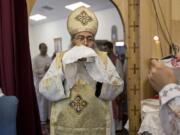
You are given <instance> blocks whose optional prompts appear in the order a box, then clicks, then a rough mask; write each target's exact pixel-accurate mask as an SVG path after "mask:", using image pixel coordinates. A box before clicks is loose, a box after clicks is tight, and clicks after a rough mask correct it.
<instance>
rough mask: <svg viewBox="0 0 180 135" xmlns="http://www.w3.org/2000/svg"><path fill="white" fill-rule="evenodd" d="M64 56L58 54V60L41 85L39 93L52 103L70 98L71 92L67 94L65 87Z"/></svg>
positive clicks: (54, 62)
mask: <svg viewBox="0 0 180 135" xmlns="http://www.w3.org/2000/svg"><path fill="white" fill-rule="evenodd" d="M62 55H63V54H61V53H58V54H56V58H55V59H54V61H53V62H52V64H51V66H50V68H49V70H48V71H47V73H46V74H45V76H44V77H43V79H42V80H41V82H40V84H39V92H40V93H41V94H42V95H43V96H44V97H46V98H47V99H48V100H50V101H58V100H62V99H64V98H67V97H69V92H66V91H65V89H64V86H63V81H64V74H63V70H62V69H63V67H62V62H61V59H62Z"/></svg>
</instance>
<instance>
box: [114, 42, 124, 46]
mask: <svg viewBox="0 0 180 135" xmlns="http://www.w3.org/2000/svg"><path fill="white" fill-rule="evenodd" d="M115 46H124V41H117V42H115Z"/></svg>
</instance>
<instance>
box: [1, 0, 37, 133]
mask: <svg viewBox="0 0 180 135" xmlns="http://www.w3.org/2000/svg"><path fill="white" fill-rule="evenodd" d="M0 82H1V85H2V89H3V92H4V93H5V94H6V95H15V96H17V98H18V99H19V107H18V114H17V115H18V116H17V132H18V135H41V126H40V120H39V113H38V107H37V101H36V96H35V89H34V85H33V76H32V68H31V58H30V49H29V39H28V16H27V5H26V0H0Z"/></svg>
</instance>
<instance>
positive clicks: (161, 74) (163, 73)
mask: <svg viewBox="0 0 180 135" xmlns="http://www.w3.org/2000/svg"><path fill="white" fill-rule="evenodd" d="M148 79H149V82H150V84H151V85H152V87H153V88H154V89H155V90H156V91H157V92H159V91H161V89H162V88H163V87H164V86H165V85H167V84H170V83H177V79H176V77H175V75H174V73H173V71H172V70H171V69H170V68H168V67H166V66H165V65H164V64H163V63H161V62H160V61H158V60H155V59H153V60H151V63H150V72H149V74H148Z"/></svg>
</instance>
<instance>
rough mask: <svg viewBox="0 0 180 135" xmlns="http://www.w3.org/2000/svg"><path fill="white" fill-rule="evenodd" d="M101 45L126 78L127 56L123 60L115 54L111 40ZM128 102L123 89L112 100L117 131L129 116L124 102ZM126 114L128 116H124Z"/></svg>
mask: <svg viewBox="0 0 180 135" xmlns="http://www.w3.org/2000/svg"><path fill="white" fill-rule="evenodd" d="M100 46H101V47H100V49H101V50H102V51H105V52H107V55H108V56H109V58H110V59H111V61H112V63H113V64H114V66H115V67H116V70H117V72H118V73H119V75H120V77H121V78H123V79H125V72H124V71H125V70H126V69H124V67H123V64H124V61H125V60H124V59H125V58H123V57H122V59H121V60H122V61H120V60H119V58H118V57H117V56H116V55H115V54H114V51H113V44H112V43H111V42H110V41H106V42H104V43H103V44H102V45H100ZM126 103H127V100H126V94H125V91H123V93H121V95H119V96H117V97H116V99H115V100H113V102H112V104H113V116H114V122H115V129H116V130H117V131H118V130H121V129H122V128H123V124H124V123H125V122H126V120H127V116H125V115H124V114H125V113H126V111H125V110H126V109H125V108H126V106H125V105H124V104H126ZM126 114H127V113H126ZM124 116H125V117H126V118H123V117H124Z"/></svg>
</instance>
